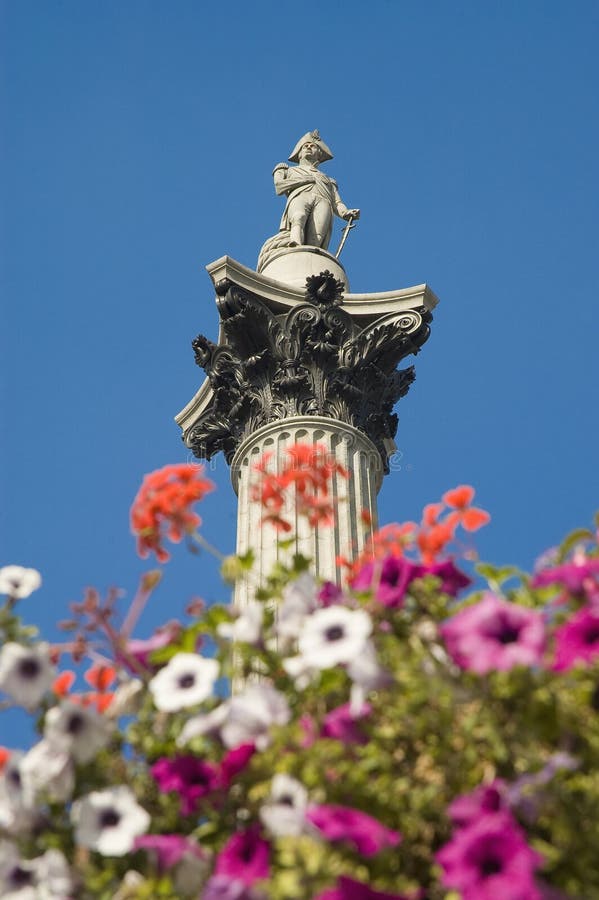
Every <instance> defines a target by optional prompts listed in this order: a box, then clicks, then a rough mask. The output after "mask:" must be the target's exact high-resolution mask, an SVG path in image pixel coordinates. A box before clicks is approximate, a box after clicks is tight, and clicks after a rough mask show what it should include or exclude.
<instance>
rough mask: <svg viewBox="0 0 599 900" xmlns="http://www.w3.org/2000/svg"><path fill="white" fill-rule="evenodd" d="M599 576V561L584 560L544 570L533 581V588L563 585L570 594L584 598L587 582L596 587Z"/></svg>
mask: <svg viewBox="0 0 599 900" xmlns="http://www.w3.org/2000/svg"><path fill="white" fill-rule="evenodd" d="M597 575H599V559H583V560H581V561H580V562H576V561H574V562H569V563H563V565H561V566H554V567H553V568H550V569H542V570H541V571H540V572H539V573H538V574H537V575H535V577H534V578H533V580H532V586H533V587H544V586H545V585H547V584H561V585H563V587H565V588H566V590H567V591H568V592H569V593H570V594H575V595H577V596H578V595H582V596H584V595H585V593H586V591H585V587H586V586H587V582H588V583H590V584H591V585H594V586H595V587H596V586H597V585H596V576H597Z"/></svg>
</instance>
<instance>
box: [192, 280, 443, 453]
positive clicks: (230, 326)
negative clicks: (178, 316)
mask: <svg viewBox="0 0 599 900" xmlns="http://www.w3.org/2000/svg"><path fill="white" fill-rule="evenodd" d="M308 282H309V284H308V285H307V290H306V301H307V302H305V303H301V304H299V305H297V306H296V307H295V308H293V309H292V310H291V311H290V312H288V313H286V314H278V315H277V313H276V312H275V311H273V310H272V309H271V308H269V306H268V303H267V302H266V300H265V298H260V297H258V296H257V295H256V294H252V293H251V292H249V291H247V290H245V289H243V288H241V287H239V286H238V285H234V284H231V283H227V285H226V291H225V290H224V288H225V285H224V284H223V285H222V286H221V285H219V287H221V293H220V295H219V296H218V297H217V306H218V310H219V315H220V320H221V326H222V335H223V341H222V343H221V344H219V345H217V344H215V343H213V342H212V341H210V340H208V338H205V337H204V336H202V335H199V336H198V337H197V338H196V339H195V340H194V341H193V342H192V343H193V349H194V354H195V358H196V362H197V363H198V365H199V366H200V367H201V368H203V369H204V371H205V373H206V376H207V378H208V381H209V383H210V387H211V389H212V399H211V403H210V406H209V407H208V408H207V409H206V410H205V412H204V413H203V414H202V416H201V417H200V418H199V419H198V420H197V421H196V422H195V423H194V424H193V426H192V427H191V428H190V429H188V431H187V432H186V434H185V441H186V443H187V445H188V446H189V447H190V448H191V449H192V450H193V452H194V453H195V454H196V455H197V456H200V457H202V458H210V457H211V456H213V455H214V454H215V453H217V452H219V451H222V452H224V454H225V456H226V457H227V459H229V460H230V458H231V456H232V455H233V453H234V452H235V450H236V448H237V447H238V446H239V444H240V443H241V442H242V441H243V440H244V439H245V438H246V437H248V436H249V435H250V434H251V433H252V432H253V431H255V430H256V429H257V428H260V427H261V426H262V425H265V424H267V423H268V422H272V421H277V420H280V419H284V418H287V417H289V416H302V415H324V416H328V417H330V418H333V419H337V420H340V421H342V422H346V423H347V424H349V425H352V426H354V427H355V428H358V429H359V430H361V431H363V432H365V433H366V434H367V435H368V436H369V437H370V439H371V440H372V441H373V443H374V444H375V446H376V447H377V448H378V450H379V452H380V454H381V457H382V460H383V464H384V466H385V467H387V452H388V446H389V443H388V442H389V439H390V438H391V439H392V438H393V437H394V435H395V432H396V430H397V416H396V415H395V413H393V406H394V404H395V403H396V402H397V400H398V399H400V398H401V397H403V396H404V395H405V394H406V392H407V391H408V389H409V387H410V385H411V383H412V382H413V380H414V369H413V367H412V366H410V367H409V368H407V369H403V370H399V371H398V370H397V368H396V367H397V365H398V363H399V362H400V361H401V359H403V358H404V357H405V356H407V355H409V354H410V353H414V352H417V350H418V348H419V347H420V346H421V344H422V343H424V341H425V340H426V338H427V337H428V332H429V328H428V321H429V320H430V315H429V314H428V313H426V312H425V311H424V310H417V309H412V310H407V311H403V312H402V313H400V314H391V315H385V316H382V317H380V318H379V319H377V320H375V321H374V322H373V323H372V324H371V325H369V326H368V327H366V328H363V329H360V328H358V326H357V325H356V323H355V322H354V320H353V319H352V317H351V315H350V314H349V313H348V312H347V310H345V309H344V308H343V306H342V285H341V284H340V283H339V282H337V281H336V279H335V278H334V277H333V276H332V275H331V274H330V273H327V272H324V273H322V274H321V275H320V276H312V277H311V279H308ZM422 313H424V314H422Z"/></svg>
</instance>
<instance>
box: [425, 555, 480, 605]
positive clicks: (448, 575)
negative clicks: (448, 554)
mask: <svg viewBox="0 0 599 900" xmlns="http://www.w3.org/2000/svg"><path fill="white" fill-rule="evenodd" d="M423 569H424V572H423V573H422V574H423V575H436V577H437V578H440V579H441V590H442V591H443V593H444V594H449V596H450V597H457V595H458V594H459V593H460V591H461V590H463V589H464V588H466V587H468V585H469V584H471V583H472V581H471V579H470V578H468V576H467V575H464V573H463V572H460V570H459V569H458V568H457V567H456V566H455V565H454V564H453V562H452V561H451V560H450V559H446V560H445V562H440V563H434V564H433V565H432V566H423Z"/></svg>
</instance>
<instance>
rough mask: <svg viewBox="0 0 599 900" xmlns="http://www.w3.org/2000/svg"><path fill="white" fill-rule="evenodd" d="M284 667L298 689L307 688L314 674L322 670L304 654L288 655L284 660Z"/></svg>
mask: <svg viewBox="0 0 599 900" xmlns="http://www.w3.org/2000/svg"><path fill="white" fill-rule="evenodd" d="M283 668H284V669H285V671H286V672H287V674H288V675H289V677H290V678H293V681H294V683H295V686H296V688H297V690H298V691H303V690H304V688H307V687H308V685H309V684H310V682H311V681H312V680H313V678H314V676H315V675H316V674H317V672H319V671H320V670H319V669H317V668H316V666H314V665H312V664H311V663H308V662H307V661H306V660H305V659H304V657H303V656H288V657H287V659H284V660H283Z"/></svg>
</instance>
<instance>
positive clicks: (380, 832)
mask: <svg viewBox="0 0 599 900" xmlns="http://www.w3.org/2000/svg"><path fill="white" fill-rule="evenodd" d="M306 818H307V819H309V821H310V822H312V824H313V825H315V826H316V828H318V830H319V831H321V832H322V834H324V836H325V837H326V838H328V840H329V841H348V842H349V843H350V844H353V845H354V847H355V848H356V850H357V851H358V853H361V854H362V856H374V855H375V853H378V852H379V851H380V850H384V849H385V848H386V847H396V846H397V844H399V842H400V841H401V835H400V834H399V832H398V831H392V830H391V829H390V828H386V826H385V825H382V824H381V822H379V821H378V819H373V817H372V816H368V815H366V813H363V812H360V811H359V810H357V809H352V808H351V807H349V806H332V805H327V804H323V805H320V806H316V805H315V806H310V807H308V809H307V811H306Z"/></svg>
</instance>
